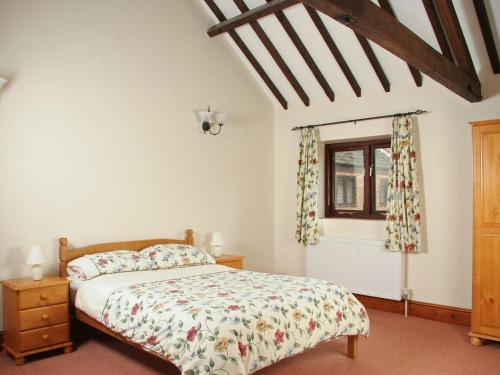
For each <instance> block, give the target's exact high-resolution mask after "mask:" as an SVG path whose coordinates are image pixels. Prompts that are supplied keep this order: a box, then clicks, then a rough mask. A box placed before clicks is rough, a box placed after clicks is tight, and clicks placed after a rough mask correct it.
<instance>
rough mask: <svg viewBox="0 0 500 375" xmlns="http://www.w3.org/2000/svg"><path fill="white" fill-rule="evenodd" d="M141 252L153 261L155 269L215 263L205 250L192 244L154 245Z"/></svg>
mask: <svg viewBox="0 0 500 375" xmlns="http://www.w3.org/2000/svg"><path fill="white" fill-rule="evenodd" d="M140 254H141V255H142V256H143V257H144V258H147V259H149V260H150V261H151V262H152V268H153V269H157V268H177V267H189V266H197V265H201V264H215V259H214V258H212V257H211V256H210V254H208V253H207V252H206V251H205V250H202V249H199V248H197V247H194V246H191V245H178V244H160V245H154V246H149V247H146V248H145V249H143V250H141V252H140Z"/></svg>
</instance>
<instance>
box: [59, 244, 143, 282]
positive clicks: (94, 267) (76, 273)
mask: <svg viewBox="0 0 500 375" xmlns="http://www.w3.org/2000/svg"><path fill="white" fill-rule="evenodd" d="M151 268H152V262H151V261H150V260H149V259H147V258H145V257H143V256H141V254H140V253H139V252H137V251H131V250H115V251H108V252H105V253H96V254H90V255H85V256H83V257H80V258H77V259H74V260H72V261H71V262H69V263H68V268H67V269H68V275H69V278H70V279H78V280H90V279H93V278H94V277H96V276H99V275H103V274H110V273H120V272H131V271H146V270H150V269H151Z"/></svg>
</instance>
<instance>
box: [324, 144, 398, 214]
mask: <svg viewBox="0 0 500 375" xmlns="http://www.w3.org/2000/svg"><path fill="white" fill-rule="evenodd" d="M378 148H389V149H390V148H391V139H390V138H388V137H384V138H377V139H369V140H365V141H356V142H343V143H330V144H326V145H325V171H326V173H325V217H327V218H342V219H367V220H385V218H386V214H387V212H386V211H376V210H375V205H376V193H377V191H376V180H375V177H376V174H375V150H376V149H378ZM357 150H362V151H363V165H364V171H365V176H364V179H363V184H364V194H363V195H364V200H363V210H362V211H360V210H348V209H336V208H335V198H336V197H335V196H336V191H335V163H334V162H333V155H334V153H335V152H343V151H357ZM372 166H373V173H372V175H371V176H370V167H372Z"/></svg>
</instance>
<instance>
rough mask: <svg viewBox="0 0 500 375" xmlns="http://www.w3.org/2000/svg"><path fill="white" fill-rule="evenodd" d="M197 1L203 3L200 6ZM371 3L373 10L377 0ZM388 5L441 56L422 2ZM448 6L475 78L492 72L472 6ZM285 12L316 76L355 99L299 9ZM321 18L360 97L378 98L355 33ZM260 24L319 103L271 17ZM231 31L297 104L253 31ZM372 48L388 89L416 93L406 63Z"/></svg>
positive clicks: (232, 11) (316, 88)
mask: <svg viewBox="0 0 500 375" xmlns="http://www.w3.org/2000/svg"><path fill="white" fill-rule="evenodd" d="M199 1H202V2H203V3H204V1H203V0H199ZM244 1H245V3H246V4H247V6H248V7H249V8H250V9H252V8H255V7H257V6H260V5H262V4H265V3H266V1H265V0H244ZM372 1H373V2H374V3H376V4H378V2H377V1H376V0H372ZM215 2H216V3H217V5H218V6H219V8H220V9H221V10H222V12H223V13H224V15H225V16H226V18H231V17H234V16H236V15H238V14H240V13H241V12H240V11H239V9H238V8H237V7H236V5H235V4H234V2H233V0H215ZM390 3H391V5H392V7H393V9H394V12H395V13H396V16H397V18H398V20H399V21H400V22H402V23H403V24H404V25H406V26H407V27H408V28H410V29H411V30H412V31H414V32H415V33H416V34H417V35H419V36H420V37H421V38H422V39H424V40H425V41H426V42H427V43H429V44H430V45H431V46H433V47H434V48H435V49H437V50H438V51H439V50H440V49H439V45H438V43H437V40H436V37H435V35H434V32H433V30H432V27H431V24H430V22H429V20H428V18H427V14H426V12H425V9H424V6H423V3H422V1H421V0H391V1H390ZM453 3H454V5H455V9H456V12H457V15H458V18H459V20H460V23H461V26H462V29H463V31H464V34H465V38H466V40H467V43H468V46H469V50H470V52H471V55H472V59H473V61H474V64H475V67H476V69H477V71H478V72H479V71H481V70H482V69H489V70H488V71H491V66H490V63H489V60H488V57H487V54H486V49H485V46H484V42H483V39H482V37H481V33H480V29H479V24H478V21H477V17H476V13H475V11H474V8H473V5H472V1H471V0H453ZM485 3H486V7H487V9H488V11H489V16H490V23H491V27H492V30H493V32H494V34H495V40H496V43H497V46H500V1H499V0H485ZM205 9H206V11H207V12H208V13H209V14H210V15H211V16H212V18H213V21H214V25H215V24H217V23H218V20H217V19H216V17H215V16H214V15H213V14H212V12H211V11H210V9H209V8H208V7H207V6H206V5H205ZM284 12H285V14H286V16H287V17H288V19H289V20H290V22H291V23H292V25H293V27H294V28H295V30H296V31H297V33H298V34H299V35H300V37H301V39H302V41H303V42H304V44H305V45H306V47H307V48H308V50H309V52H310V54H311V55H312V57H313V58H314V60H315V61H316V63H317V65H318V67H319V68H320V70H321V72H322V73H323V75H324V76H325V78H326V79H327V81H328V82H329V84H330V86H331V87H332V89H333V90H334V92H335V95H336V97H340V96H349V95H350V96H352V97H355V94H354V91H353V90H352V88H351V86H350V85H349V83H348V81H347V79H346V78H345V76H344V74H343V73H342V71H341V70H340V68H339V66H338V65H337V63H336V61H335V59H334V58H333V56H332V54H331V53H330V51H329V49H328V47H327V46H326V44H325V43H324V41H323V38H322V37H321V36H320V34H319V32H318V30H317V29H316V27H315V26H314V24H313V23H312V20H311V18H310V17H309V15H308V14H307V12H306V10H305V9H304V7H303V6H302V5H301V4H299V5H295V6H293V7H290V8H288V9H286V10H285V11H284ZM321 18H322V19H323V21H324V23H325V25H326V27H327V28H328V30H329V31H330V34H331V35H332V38H333V39H334V40H335V42H336V44H337V46H338V47H339V49H340V51H341V52H342V54H343V56H344V58H345V59H346V61H347V63H348V64H349V67H350V68H351V70H352V72H353V74H354V76H355V77H356V79H357V81H358V83H359V85H360V86H361V90H362V95H363V93H364V92H369V91H370V92H372V91H375V92H380V93H381V94H383V93H384V90H383V88H382V85H381V84H380V81H379V80H378V78H377V76H376V75H375V72H374V70H373V68H372V67H371V65H370V63H369V62H368V60H367V58H366V55H365V54H364V52H363V50H362V49H361V47H360V45H359V42H358V40H357V39H356V37H355V36H354V33H353V32H352V31H351V30H350V29H348V28H347V27H345V26H343V25H342V24H340V23H339V22H337V21H335V20H333V19H332V18H330V17H328V16H325V15H324V14H321ZM259 23H260V25H261V26H262V28H263V29H264V30H265V32H266V33H267V35H268V37H269V38H270V39H271V40H272V42H273V43H274V45H275V47H276V48H277V49H278V51H279V52H280V54H281V55H282V56H283V58H284V59H285V61H286V62H287V64H288V66H289V67H290V69H291V70H292V72H293V73H294V75H295V77H296V78H297V80H298V81H299V82H300V84H301V85H302V87H303V88H304V90H305V91H306V93H307V94H308V95H309V97H310V99H311V103H312V102H314V100H315V98H321V97H322V98H321V100H324V99H325V98H326V96H325V93H324V91H323V89H322V88H321V86H320V85H319V83H318V82H317V80H316V79H315V77H314V76H313V74H312V73H311V70H310V69H309V67H308V66H307V65H306V63H305V62H304V60H303V59H302V57H301V55H300V54H299V53H298V51H297V49H296V48H295V46H294V45H293V43H292V42H291V40H290V38H289V37H288V35H287V34H286V32H285V30H284V29H283V27H282V26H281V24H280V23H279V21H278V20H277V18H276V16H274V15H270V16H267V17H264V18H261V19H260V20H259ZM236 31H237V32H238V34H239V35H240V37H241V38H242V39H243V41H244V42H245V43H246V45H247V46H248V48H249V49H250V50H251V51H252V53H253V54H254V56H255V57H256V58H257V60H258V61H259V62H260V64H261V65H262V66H263V68H264V69H265V71H266V72H267V74H268V75H269V76H270V77H271V79H272V81H273V82H274V83H275V84H276V86H277V87H278V89H279V90H280V91H281V93H282V94H283V96H284V97H285V98H286V100H287V101H288V102H289V104H290V103H297V102H300V99H299V97H298V96H297V94H296V93H295V91H294V90H293V88H292V87H291V86H290V84H289V83H288V81H287V79H286V78H285V76H284V75H283V73H282V72H281V70H280V69H279V68H278V66H277V65H276V63H275V62H274V60H273V59H272V57H271V56H270V55H269V53H268V52H267V50H266V49H265V48H264V46H263V45H262V43H261V42H260V41H259V39H258V38H257V36H256V35H255V33H254V32H253V30H252V28H251V27H250V26H249V25H245V26H242V27H239V28H238V29H237V30H236ZM216 38H228V40H230V43H231V45H233V47H234V49H235V50H236V51H237V53H238V55H240V57H241V58H242V59H243V60H244V61H245V63H246V64H247V66H248V69H250V70H251V71H252V74H253V75H254V76H255V79H256V80H258V81H259V82H260V84H261V85H262V87H263V88H264V90H265V91H266V93H267V94H268V95H269V97H270V98H271V99H272V100H273V102H274V103H275V104H276V105H277V106H280V105H279V103H278V101H277V100H276V99H275V98H274V96H273V94H272V93H271V92H270V91H269V89H268V88H267V86H265V84H264V83H263V82H262V79H261V78H260V77H259V76H258V75H257V73H255V71H254V70H253V68H252V67H251V65H250V64H249V63H248V62H247V60H246V58H245V57H244V56H243V54H242V53H241V52H240V50H239V49H238V47H237V46H236V45H235V44H234V43H233V42H232V40H231V39H230V38H229V37H228V36H227V35H225V36H217V37H216ZM371 45H372V47H373V49H374V51H375V54H376V55H377V57H378V59H379V61H380V63H381V65H382V67H383V69H384V71H385V73H386V75H387V77H388V79H389V81H390V83H391V87H396V86H404V87H412V88H414V89H415V90H418V88H417V87H416V85H415V83H414V81H413V78H412V76H411V75H410V72H409V70H408V67H407V65H406V63H405V62H403V61H402V60H400V59H399V58H397V57H396V56H394V55H392V54H391V53H390V52H387V51H386V50H385V49H383V48H381V47H379V46H378V45H376V44H374V43H371ZM429 79H430V78H428V77H427V76H424V85H425V81H426V80H429Z"/></svg>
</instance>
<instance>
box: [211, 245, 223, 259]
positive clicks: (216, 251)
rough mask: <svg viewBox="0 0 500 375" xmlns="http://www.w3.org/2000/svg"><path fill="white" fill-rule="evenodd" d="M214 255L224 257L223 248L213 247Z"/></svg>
mask: <svg viewBox="0 0 500 375" xmlns="http://www.w3.org/2000/svg"><path fill="white" fill-rule="evenodd" d="M212 255H213V256H214V257H220V256H221V255H222V246H212Z"/></svg>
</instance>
